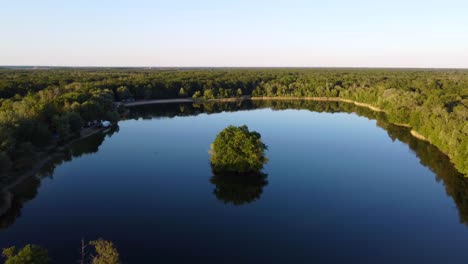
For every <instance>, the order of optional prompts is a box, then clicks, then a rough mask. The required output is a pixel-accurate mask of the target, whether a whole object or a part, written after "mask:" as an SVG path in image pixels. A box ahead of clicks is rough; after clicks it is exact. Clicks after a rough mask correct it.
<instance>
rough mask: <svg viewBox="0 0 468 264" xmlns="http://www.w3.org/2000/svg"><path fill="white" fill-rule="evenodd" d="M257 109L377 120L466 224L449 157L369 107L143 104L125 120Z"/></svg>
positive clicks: (466, 183)
mask: <svg viewBox="0 0 468 264" xmlns="http://www.w3.org/2000/svg"><path fill="white" fill-rule="evenodd" d="M259 108H271V109H273V110H284V109H298V110H300V109H302V110H305V109H306V110H310V111H313V112H326V113H339V112H345V113H356V114H357V115H359V116H361V117H365V118H367V119H370V120H377V125H378V126H379V127H381V128H383V129H385V130H386V131H387V133H388V135H389V137H390V138H391V139H392V140H399V141H401V142H404V143H406V144H407V145H408V147H409V148H410V149H411V150H412V151H414V153H415V154H416V155H417V156H418V157H419V159H420V162H421V164H422V165H424V166H426V167H428V168H429V169H430V170H431V171H433V172H434V173H435V175H436V180H437V181H438V182H442V184H443V185H444V186H445V190H446V193H447V194H448V195H449V196H450V197H452V199H453V200H454V201H455V204H456V206H457V208H458V212H459V215H460V221H461V222H462V223H465V224H468V179H467V178H465V177H464V176H463V175H462V174H461V173H459V172H458V171H457V170H456V169H455V168H454V166H453V165H452V163H451V162H450V160H449V159H448V157H447V156H446V155H445V154H443V153H442V152H440V151H439V150H438V149H437V148H436V147H434V146H433V145H431V144H429V143H427V142H425V141H421V140H418V139H416V138H415V137H413V136H412V135H411V133H410V130H409V129H408V128H405V127H401V126H396V125H392V124H390V123H389V122H388V121H387V120H386V118H385V114H383V113H380V112H375V111H372V110H370V109H368V108H364V107H358V106H356V105H354V104H349V103H340V102H316V101H305V100H297V101H286V100H277V101H271V100H270V101H268V100H265V101H250V100H245V101H237V102H228V103H218V102H212V103H206V104H202V105H197V104H191V103H187V104H162V105H146V106H140V107H134V108H131V111H130V113H129V116H128V118H140V117H144V118H162V117H166V118H167V117H174V116H193V115H198V114H203V113H205V114H214V113H221V112H233V111H239V110H253V109H259Z"/></svg>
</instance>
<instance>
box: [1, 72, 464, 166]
mask: <svg viewBox="0 0 468 264" xmlns="http://www.w3.org/2000/svg"><path fill="white" fill-rule="evenodd" d="M240 96H252V97H338V98H343V99H349V100H353V101H356V102H361V103H367V104H370V105H372V106H375V107H378V108H380V109H382V110H383V111H384V112H385V113H386V116H387V119H388V121H389V122H390V123H394V124H399V125H406V126H409V127H411V128H412V129H414V130H415V131H417V132H418V133H419V134H421V135H423V136H424V137H425V138H427V140H428V141H429V142H431V143H432V144H433V145H434V146H436V147H437V148H438V149H439V150H441V151H442V152H443V153H445V154H446V155H448V157H449V158H450V160H451V161H452V162H453V163H454V165H455V167H456V168H457V169H458V171H460V172H461V173H463V174H464V175H468V122H467V119H468V70H432V69H328V68H322V69H319V68H316V69H308V68H285V69H280V68H193V69H190V68H183V69H177V68H157V69H149V68H148V69H144V68H43V69H33V68H6V67H5V68H0V175H1V174H2V173H3V174H6V173H11V172H12V171H23V170H26V169H28V168H30V167H31V166H32V165H33V164H34V162H35V160H36V159H37V158H38V156H39V155H41V153H42V154H44V153H49V152H51V151H53V148H54V147H55V146H59V145H63V144H66V143H67V142H68V141H70V140H71V139H73V138H76V137H79V135H80V131H81V129H82V128H83V127H85V126H87V125H88V124H89V122H92V121H95V120H109V121H117V120H119V118H121V117H122V114H123V113H124V110H123V109H121V108H119V107H117V106H116V104H114V102H117V101H128V100H147V99H167V98H187V97H192V98H195V99H199V100H209V99H215V98H230V97H240Z"/></svg>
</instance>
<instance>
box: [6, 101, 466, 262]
mask: <svg viewBox="0 0 468 264" xmlns="http://www.w3.org/2000/svg"><path fill="white" fill-rule="evenodd" d="M271 108H273V109H275V110H272V109H271ZM286 108H289V109H288V110H281V109H286ZM236 110H238V111H236ZM279 110H281V111H279ZM222 111H224V112H222ZM353 112H354V113H353ZM207 113H209V114H207ZM140 117H143V118H140ZM168 117H171V118H168ZM128 118H129V119H128V120H126V121H121V122H120V123H119V128H118V130H117V131H111V132H110V134H108V135H104V134H102V135H96V136H94V137H91V138H88V139H86V140H84V141H82V142H80V143H78V144H75V145H74V146H73V148H71V149H70V150H69V152H67V153H66V155H65V157H64V158H63V159H61V160H57V161H56V162H55V163H54V164H50V165H49V166H48V167H46V168H44V170H43V171H42V172H41V173H40V175H39V177H38V178H33V179H30V180H28V181H26V182H25V183H23V184H22V185H20V186H17V187H16V188H13V189H12V190H10V191H6V192H4V193H3V194H2V202H1V205H2V211H1V212H2V214H3V215H2V216H1V218H0V225H1V227H2V229H1V230H0V246H1V247H6V246H10V245H18V246H21V245H24V244H26V243H35V244H40V245H42V246H44V247H46V248H48V249H49V252H50V255H51V256H52V257H53V259H54V260H55V262H56V263H76V262H75V261H76V260H77V259H78V258H79V254H78V252H79V248H80V240H81V238H85V239H88V240H91V239H96V238H99V237H103V238H105V239H108V240H112V241H113V242H114V243H115V244H116V245H117V247H118V249H119V251H120V253H121V256H122V259H123V261H124V263H175V262H182V263H189V262H190V263H467V262H468V228H467V226H466V224H467V223H468V183H467V180H465V179H464V178H463V176H462V175H460V174H458V173H457V172H456V171H455V170H454V169H453V167H452V165H451V164H450V163H449V162H448V160H447V158H446V157H445V156H444V155H443V154H441V153H440V152H438V151H437V149H435V148H434V147H433V146H431V145H429V144H427V143H425V142H422V141H419V140H416V139H414V138H413V137H411V136H410V134H409V131H408V130H407V129H404V128H401V127H396V126H393V125H390V124H388V123H386V122H385V117H384V116H382V115H378V114H375V113H373V112H370V111H368V110H366V109H362V108H357V107H355V106H353V105H349V104H338V103H311V102H278V103H275V102H269V103H252V102H244V103H239V104H237V103H230V104H210V105H192V104H183V105H176V104H174V105H155V106H145V107H140V108H132V109H131V112H130V113H129V116H128ZM231 124H232V125H242V124H247V125H248V126H249V128H250V129H251V130H256V131H258V132H259V133H261V135H262V139H263V141H264V143H266V144H267V145H268V147H269V150H268V152H267V156H268V158H269V160H270V161H269V163H268V164H267V165H266V166H265V169H264V173H265V174H266V179H264V180H259V181H251V182H236V181H230V180H226V179H219V178H218V179H217V178H213V177H212V173H211V170H210V166H209V154H208V150H209V147H210V143H211V142H212V141H213V140H214V138H215V136H216V134H217V133H218V132H220V131H221V130H222V129H223V128H225V127H226V126H228V125H231Z"/></svg>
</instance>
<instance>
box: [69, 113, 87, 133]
mask: <svg viewBox="0 0 468 264" xmlns="http://www.w3.org/2000/svg"><path fill="white" fill-rule="evenodd" d="M66 118H68V124H69V127H70V131H71V132H72V133H74V134H76V135H79V134H80V131H81V128H82V127H83V119H82V118H81V116H80V115H79V114H78V113H75V112H69V113H67V114H66Z"/></svg>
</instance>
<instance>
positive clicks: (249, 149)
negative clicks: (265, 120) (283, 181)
mask: <svg viewBox="0 0 468 264" xmlns="http://www.w3.org/2000/svg"><path fill="white" fill-rule="evenodd" d="M265 150H267V146H266V145H265V144H263V142H262V141H261V136H260V134H259V133H257V132H255V131H249V128H248V127H247V126H246V125H243V126H240V127H235V126H228V127H227V128H225V129H224V130H223V131H221V132H220V133H219V134H218V135H217V136H216V139H215V140H214V142H213V144H211V150H210V154H211V167H212V169H213V172H214V173H215V174H220V173H221V174H223V173H228V174H244V175H245V174H258V173H260V170H261V169H262V168H263V165H264V164H265V163H266V162H268V159H267V158H266V157H265Z"/></svg>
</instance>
